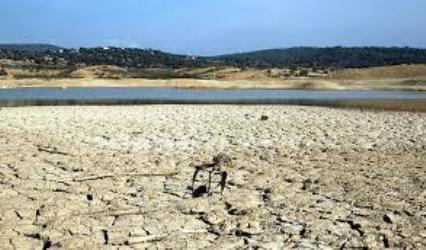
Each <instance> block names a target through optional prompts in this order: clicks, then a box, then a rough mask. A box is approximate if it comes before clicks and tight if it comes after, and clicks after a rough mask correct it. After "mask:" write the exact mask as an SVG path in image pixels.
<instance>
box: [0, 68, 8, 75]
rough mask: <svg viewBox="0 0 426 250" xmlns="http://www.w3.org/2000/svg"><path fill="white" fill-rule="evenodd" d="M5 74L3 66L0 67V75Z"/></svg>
mask: <svg viewBox="0 0 426 250" xmlns="http://www.w3.org/2000/svg"><path fill="white" fill-rule="evenodd" d="M5 75H7V72H6V70H4V69H3V68H0V76H5Z"/></svg>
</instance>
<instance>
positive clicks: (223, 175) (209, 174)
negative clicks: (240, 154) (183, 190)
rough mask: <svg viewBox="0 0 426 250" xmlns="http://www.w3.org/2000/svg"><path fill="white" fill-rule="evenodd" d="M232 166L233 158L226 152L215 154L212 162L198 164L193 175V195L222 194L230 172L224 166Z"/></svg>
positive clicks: (194, 196)
mask: <svg viewBox="0 0 426 250" xmlns="http://www.w3.org/2000/svg"><path fill="white" fill-rule="evenodd" d="M230 166H232V159H231V157H229V156H228V155H226V154H219V155H217V156H215V157H214V158H213V162H212V163H205V164H202V165H199V166H196V167H195V172H194V175H193V177H192V186H191V190H192V197H193V198H197V197H202V196H204V195H208V196H211V195H213V193H220V194H222V192H223V190H224V189H225V186H226V180H227V178H228V173H227V172H226V171H225V170H223V168H226V167H230ZM214 185H215V186H214Z"/></svg>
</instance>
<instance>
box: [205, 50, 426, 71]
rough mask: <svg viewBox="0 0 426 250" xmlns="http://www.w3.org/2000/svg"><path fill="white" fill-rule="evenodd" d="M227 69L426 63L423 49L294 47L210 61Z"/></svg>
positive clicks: (227, 56) (350, 66)
mask: <svg viewBox="0 0 426 250" xmlns="http://www.w3.org/2000/svg"><path fill="white" fill-rule="evenodd" d="M211 59H213V60H217V61H220V62H224V63H225V64H227V65H233V66H239V67H241V66H246V67H264V68H270V67H293V66H298V67H332V68H364V67H373V66H388V65H398V64H422V63H426V49H416V48H407V47H404V48H401V47H391V48H384V47H330V48H314V47H296V48H288V49H269V50H261V51H255V52H248V53H238V54H230V55H223V56H216V57H212V58H211Z"/></svg>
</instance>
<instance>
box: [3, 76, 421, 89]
mask: <svg viewBox="0 0 426 250" xmlns="http://www.w3.org/2000/svg"><path fill="white" fill-rule="evenodd" d="M17 87H174V88H211V89H230V88H233V89H244V88H264V89H318V90H347V89H390V90H417V91H426V80H425V79H423V78H422V79H411V78H407V79H373V80H327V79H289V80H200V79H169V80H149V79H140V78H123V79H91V78H81V79H51V80H46V79H39V78H34V79H0V88H17Z"/></svg>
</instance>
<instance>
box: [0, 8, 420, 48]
mask: <svg viewBox="0 0 426 250" xmlns="http://www.w3.org/2000/svg"><path fill="white" fill-rule="evenodd" d="M0 9H1V14H0V43H11V42H14V43H15V42H19V43H23V42H40V43H52V44H57V45H62V46H66V47H80V46H86V47H91V46H107V45H109V46H126V47H143V48H156V49H162V50H166V51H171V52H178V53H190V54H200V55H212V54H222V53H229V52H239V51H249V50H256V49H264V48H284V47H293V46H335V45H343V46H369V45H380V46H413V47H426V32H425V30H426V14H425V12H426V0H321V1H319V0H297V1H296V0H1V2H0Z"/></svg>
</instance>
